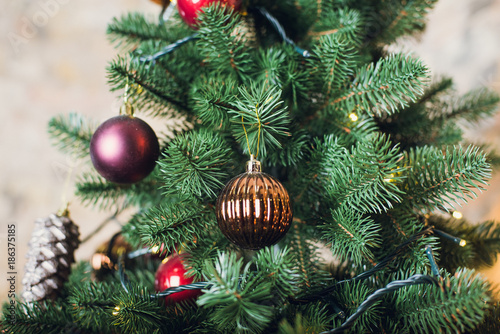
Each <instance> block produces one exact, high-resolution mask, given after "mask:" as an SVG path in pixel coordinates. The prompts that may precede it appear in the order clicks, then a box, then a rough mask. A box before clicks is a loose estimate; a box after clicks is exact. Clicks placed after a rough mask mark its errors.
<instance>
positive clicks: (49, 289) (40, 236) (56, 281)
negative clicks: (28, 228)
mask: <svg viewBox="0 0 500 334" xmlns="http://www.w3.org/2000/svg"><path fill="white" fill-rule="evenodd" d="M79 236H80V233H79V232H78V226H76V225H75V224H74V223H73V222H72V221H71V219H69V218H68V217H66V216H57V215H55V214H51V215H49V217H47V218H40V219H37V220H36V221H35V228H34V230H33V233H32V234H31V240H30V242H29V247H30V249H29V251H28V254H27V255H26V257H27V258H28V262H27V263H26V266H25V268H24V269H25V274H24V277H23V280H22V283H23V290H24V291H23V292H22V294H21V295H22V297H23V298H24V300H25V301H26V302H34V301H41V300H45V299H54V298H56V297H57V293H58V291H59V289H61V288H62V286H63V284H64V282H65V281H66V280H67V279H68V276H69V274H70V271H71V263H73V262H74V261H75V260H74V251H75V249H76V248H78V245H79V243H80V241H79V239H78V237H79Z"/></svg>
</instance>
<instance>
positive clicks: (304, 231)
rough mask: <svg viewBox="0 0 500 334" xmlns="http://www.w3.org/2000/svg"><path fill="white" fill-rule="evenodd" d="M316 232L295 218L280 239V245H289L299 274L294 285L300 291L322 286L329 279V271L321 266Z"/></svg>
mask: <svg viewBox="0 0 500 334" xmlns="http://www.w3.org/2000/svg"><path fill="white" fill-rule="evenodd" d="M317 234H318V232H317V230H316V228H315V227H313V226H310V225H308V224H307V223H306V222H304V221H301V220H299V219H297V218H295V219H294V222H293V225H292V227H291V228H290V230H289V231H288V233H287V234H286V236H285V237H284V238H283V240H282V241H280V244H281V245H286V246H287V247H289V250H290V253H291V254H292V255H293V259H294V260H293V261H294V263H295V267H294V270H295V271H296V272H297V273H298V275H299V277H298V282H297V283H296V285H297V286H298V287H299V288H300V291H301V293H305V292H307V291H310V290H311V289H313V288H317V287H318V286H324V285H325V284H326V282H328V281H330V280H331V277H330V275H329V273H328V272H327V271H326V270H325V269H324V268H323V260H322V258H321V255H320V253H319V251H318V247H317V246H318V243H317V242H315V241H316V240H317V239H318V235H317Z"/></svg>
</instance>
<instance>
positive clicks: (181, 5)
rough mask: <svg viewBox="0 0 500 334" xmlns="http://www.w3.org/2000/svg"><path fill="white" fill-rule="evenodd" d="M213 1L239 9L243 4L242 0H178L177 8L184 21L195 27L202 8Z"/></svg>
mask: <svg viewBox="0 0 500 334" xmlns="http://www.w3.org/2000/svg"><path fill="white" fill-rule="evenodd" d="M213 2H215V3H221V4H223V5H225V6H229V7H231V8H233V9H235V10H239V9H240V6H241V0H177V8H178V10H179V14H180V16H181V17H182V19H183V20H184V22H186V23H187V24H188V25H189V26H190V27H194V26H195V25H196V21H197V19H198V15H199V13H200V11H202V8H203V7H207V6H208V5H210V4H211V3H213Z"/></svg>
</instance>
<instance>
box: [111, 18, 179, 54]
mask: <svg viewBox="0 0 500 334" xmlns="http://www.w3.org/2000/svg"><path fill="white" fill-rule="evenodd" d="M106 33H107V35H108V36H109V38H110V40H111V42H113V43H116V44H117V46H118V47H120V46H134V45H136V44H139V43H142V42H145V41H150V40H157V41H163V42H166V43H171V42H173V41H175V40H177V39H179V38H180V36H179V33H178V31H176V29H175V25H170V26H169V25H165V24H160V25H159V24H158V23H156V22H151V21H149V20H148V19H146V17H145V16H144V14H142V13H128V14H125V15H122V16H121V17H120V18H116V17H115V18H113V20H112V21H111V23H109V24H108V28H107V31H106Z"/></svg>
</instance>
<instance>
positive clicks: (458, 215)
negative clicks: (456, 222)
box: [453, 211, 464, 219]
mask: <svg viewBox="0 0 500 334" xmlns="http://www.w3.org/2000/svg"><path fill="white" fill-rule="evenodd" d="M463 216H464V215H463V214H462V213H461V212H460V211H453V218H455V219H462V217H463Z"/></svg>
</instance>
